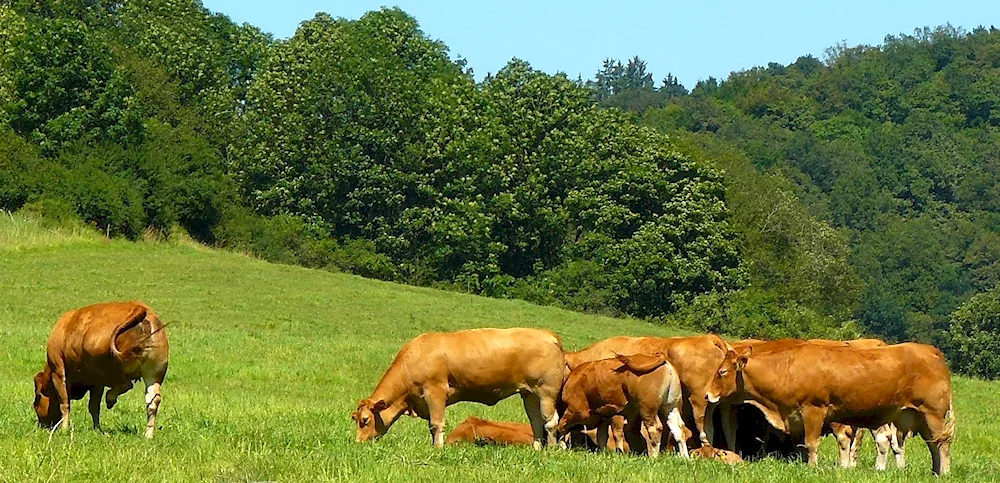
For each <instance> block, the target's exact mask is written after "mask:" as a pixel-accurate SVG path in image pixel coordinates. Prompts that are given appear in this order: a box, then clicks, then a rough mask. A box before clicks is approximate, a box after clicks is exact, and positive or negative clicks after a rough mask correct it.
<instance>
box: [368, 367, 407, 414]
mask: <svg viewBox="0 0 1000 483" xmlns="http://www.w3.org/2000/svg"><path fill="white" fill-rule="evenodd" d="M404 372H405V371H403V370H402V368H401V367H400V365H399V364H392V365H390V366H389V369H388V370H387V371H385V374H384V375H383V376H382V379H381V380H380V381H379V382H378V385H377V386H375V391H374V392H372V395H371V398H370V399H371V400H372V401H376V402H377V401H385V404H386V408H385V409H383V410H382V412H381V413H379V416H380V417H381V418H382V421H383V423H384V424H385V427H386V429H388V428H389V426H392V423H394V422H396V420H397V419H399V417H400V416H401V415H402V414H403V412H405V411H406V409H407V408H408V407H409V405H408V403H407V402H406V399H407V396H409V393H410V389H411V388H412V384H410V382H409V379H408V378H406V377H405V374H404Z"/></svg>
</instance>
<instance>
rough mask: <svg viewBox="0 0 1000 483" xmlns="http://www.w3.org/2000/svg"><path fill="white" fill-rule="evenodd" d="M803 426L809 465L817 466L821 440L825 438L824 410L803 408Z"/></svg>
mask: <svg viewBox="0 0 1000 483" xmlns="http://www.w3.org/2000/svg"><path fill="white" fill-rule="evenodd" d="M801 411H802V424H803V427H804V429H805V439H806V451H807V452H808V455H809V465H810V466H816V465H817V463H819V453H818V452H817V450H818V449H819V439H820V437H822V436H823V420H824V419H825V415H824V412H825V411H823V410H822V409H820V408H817V407H810V406H807V407H804V408H802V410H801Z"/></svg>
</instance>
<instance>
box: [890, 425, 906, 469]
mask: <svg viewBox="0 0 1000 483" xmlns="http://www.w3.org/2000/svg"><path fill="white" fill-rule="evenodd" d="M887 426H888V428H887V431H888V432H889V433H890V435H889V447H890V448H892V453H893V455H894V456H895V457H896V468H905V467H906V456H905V454H904V453H903V449H904V447H903V445H904V444H906V433H904V432H901V431H899V429H897V428H896V425H894V424H891V423H890V424H888V425H887Z"/></svg>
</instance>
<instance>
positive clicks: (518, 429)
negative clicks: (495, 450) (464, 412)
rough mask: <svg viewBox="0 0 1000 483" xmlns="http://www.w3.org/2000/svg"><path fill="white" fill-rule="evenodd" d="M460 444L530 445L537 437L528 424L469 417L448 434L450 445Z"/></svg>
mask: <svg viewBox="0 0 1000 483" xmlns="http://www.w3.org/2000/svg"><path fill="white" fill-rule="evenodd" d="M460 442H466V443H476V444H480V445H483V444H502V445H530V444H532V443H534V442H535V436H534V433H533V432H532V430H531V425H530V424H528V423H508V422H500V421H490V420H487V419H482V418H477V417H475V416H469V417H467V418H465V421H462V424H459V425H458V427H456V428H455V429H453V430H452V431H451V433H448V440H447V443H448V444H455V443H460Z"/></svg>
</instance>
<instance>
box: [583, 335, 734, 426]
mask: <svg viewBox="0 0 1000 483" xmlns="http://www.w3.org/2000/svg"><path fill="white" fill-rule="evenodd" d="M729 349H730V346H729V345H728V344H726V342H725V341H724V340H722V338H720V337H718V336H716V335H700V336H692V337H612V338H610V339H605V340H602V341H600V342H597V343H596V344H594V345H592V346H590V347H587V348H586V349H583V350H580V351H577V352H570V353H567V354H566V363H567V365H569V367H570V368H571V369H572V368H575V367H576V366H578V365H580V364H582V363H585V362H590V361H597V360H601V359H607V358H611V357H614V356H615V355H616V354H622V355H632V354H653V353H662V354H665V355H666V357H667V361H668V362H670V364H671V366H672V367H673V368H674V370H675V371H677V375H678V377H679V378H680V382H681V391H682V398H683V403H684V407H683V408H682V411H683V412H682V414H683V415H684V417H685V418H687V417H690V421H692V422H693V423H694V426H693V428H694V429H695V430H697V431H698V436H699V440H700V441H701V444H711V443H712V441H711V438H712V437H713V436H712V434H713V433H714V431H713V427H712V424H713V423H712V418H711V414H709V417H707V418H706V417H705V416H706V413H707V410H708V404H707V403H706V400H705V387H706V386H707V385H708V383H709V381H711V379H712V375H713V374H714V373H715V370H716V369H717V368H718V367H719V364H720V363H722V360H723V359H724V358H725V356H726V351H728V350H729ZM688 413H690V416H688Z"/></svg>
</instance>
